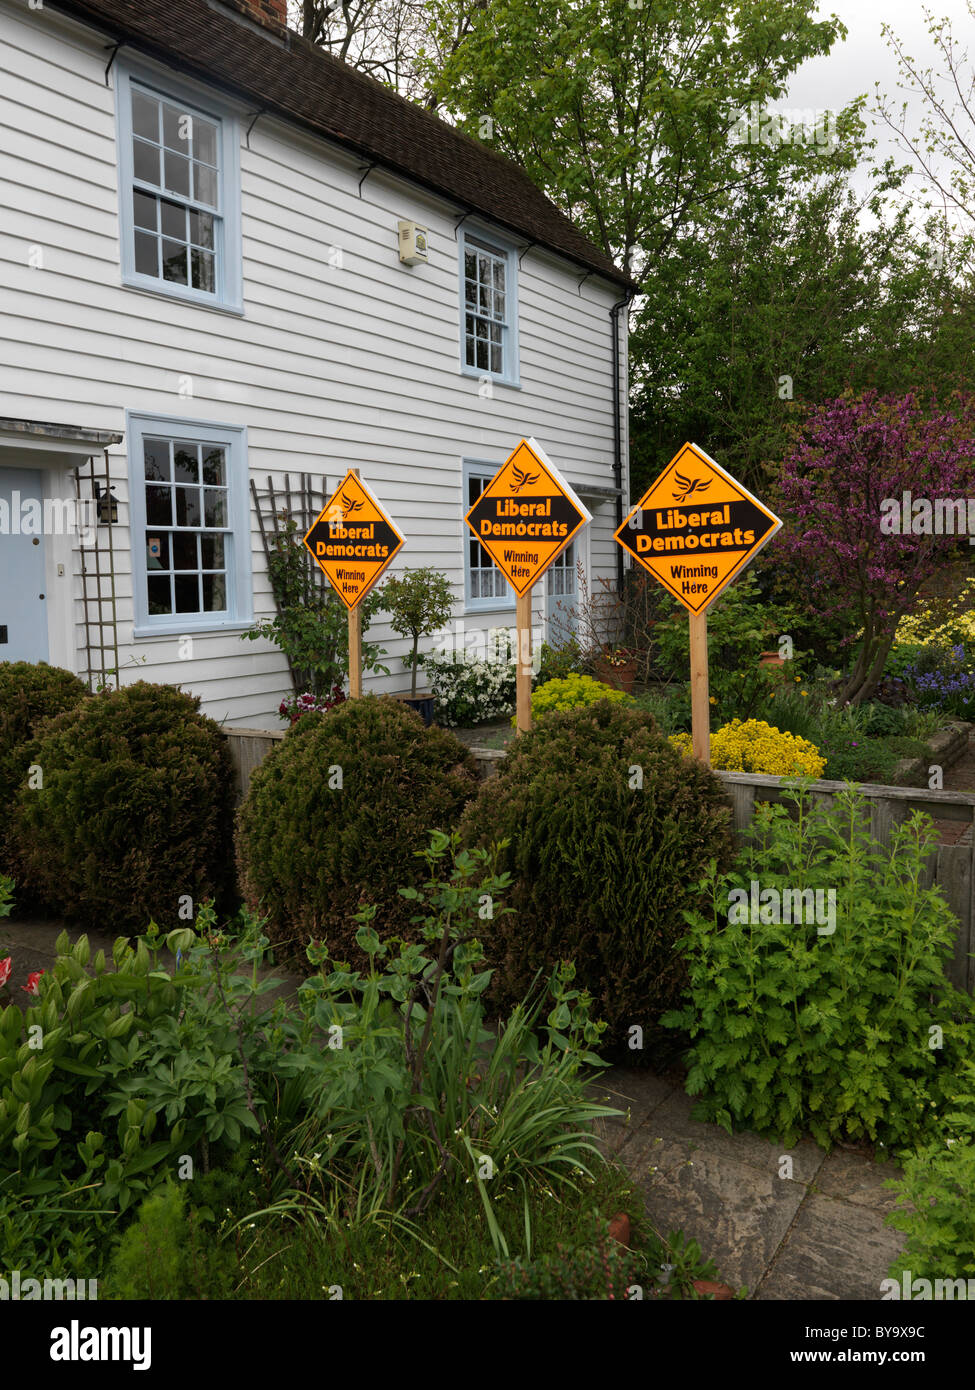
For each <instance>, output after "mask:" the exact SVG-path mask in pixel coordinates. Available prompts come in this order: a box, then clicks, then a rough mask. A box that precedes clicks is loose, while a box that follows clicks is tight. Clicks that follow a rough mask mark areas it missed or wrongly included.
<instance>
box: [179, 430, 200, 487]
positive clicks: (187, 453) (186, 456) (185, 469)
mask: <svg viewBox="0 0 975 1390" xmlns="http://www.w3.org/2000/svg"><path fill="white" fill-rule="evenodd" d="M173 449H174V462H175V464H176V481H177V482H178V483H198V482H199V481H200V446H199V444H192V443H190V442H189V441H188V440H186V439H177V441H176V443H175V445H174V446H173Z"/></svg>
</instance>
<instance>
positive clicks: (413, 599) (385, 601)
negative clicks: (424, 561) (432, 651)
mask: <svg viewBox="0 0 975 1390" xmlns="http://www.w3.org/2000/svg"><path fill="white" fill-rule="evenodd" d="M379 599H380V601H381V603H382V606H383V608H385V609H387V610H388V612H389V615H390V618H389V623H390V627H391V628H392V629H393V631H394V632H395V633H397V634H398V635H399V636H400V637H412V639H413V651H412V652H411V654H410V656H409V658H406V657H404V658H403V664H404V665H409V668H410V671H411V673H412V681H413V683H412V688H411V691H410V694H411V696H413V697H415V696H416V668H417V665H418V659H417V652H418V649H419V645H420V638H421V637H426V636H428V635H429V634H430V633H431V632H436V631H437V629H438V628H441V627H443V625H444V623H447V622H449V621H450V614H451V612H452V610H453V603H454V599H453V594H452V593H451V590H450V583H449V581H448V579H447V576H446V575H445V574H441V573H440V572H439V570H435V569H415V570H407V571H406V573H405V574H403V575H392V576H391V578H389V579H387V580H386V583H385V584H384V585H383V587H382V590H381V591H380V594H379Z"/></svg>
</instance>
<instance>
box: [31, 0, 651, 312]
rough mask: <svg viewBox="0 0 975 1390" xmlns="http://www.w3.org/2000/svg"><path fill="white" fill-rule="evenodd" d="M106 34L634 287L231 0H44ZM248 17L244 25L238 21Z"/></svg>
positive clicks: (427, 128)
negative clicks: (173, 64)
mask: <svg viewBox="0 0 975 1390" xmlns="http://www.w3.org/2000/svg"><path fill="white" fill-rule="evenodd" d="M48 2H49V3H53V7H54V8H56V9H59V10H61V11H62V12H64V13H65V14H70V15H72V16H74V17H75V18H78V19H83V20H85V21H87V22H89V23H91V24H93V25H94V26H96V27H97V28H98V29H100V30H101V31H102V32H104V33H105V34H106V35H107V36H108V37H109V38H112V39H115V40H116V41H121V42H122V43H124V44H126V45H129V46H132V47H134V48H136V49H139V50H142V51H143V52H145V53H147V54H149V55H151V56H154V57H157V58H160V59H163V60H165V61H167V62H169V63H175V64H176V65H178V67H179V68H180V70H181V71H184V72H186V73H187V74H190V75H193V76H196V77H199V78H201V79H202V80H204V81H208V82H210V83H211V84H214V85H216V86H219V87H221V88H222V89H224V90H226V91H230V92H233V93H235V94H237V95H239V96H243V97H245V98H246V99H248V100H249V101H252V102H253V103H254V107H255V113H256V112H257V111H258V110H262V111H266V112H268V113H273V114H275V115H277V116H280V117H282V118H284V119H286V120H291V121H294V122H296V123H298V124H299V125H301V126H302V127H304V128H305V129H306V130H309V131H311V132H314V133H315V134H318V135H320V136H324V137H326V138H327V139H328V140H331V141H334V142H336V143H337V144H339V145H342V146H344V147H345V148H347V149H349V150H350V151H353V152H355V153H356V154H358V155H360V156H361V157H362V158H363V160H364V161H366V162H367V163H376V164H378V165H380V166H382V167H385V168H386V169H389V170H391V171H393V172H396V173H398V174H401V175H403V176H405V177H406V178H408V179H410V180H411V181H413V182H415V183H417V184H419V185H421V186H422V187H424V188H426V189H428V190H430V191H432V192H435V193H438V194H441V195H442V196H444V197H446V198H447V199H449V200H450V201H452V202H454V203H456V204H457V205H458V206H459V207H460V209H461V211H469V212H475V213H480V214H482V215H484V216H486V217H489V218H490V219H492V221H494V222H496V223H498V224H499V225H500V226H502V227H505V228H507V229H508V230H509V231H511V232H514V233H517V234H518V235H520V237H522V238H523V239H524V240H525V242H526V243H535V244H538V245H541V246H545V247H548V248H549V249H550V250H552V251H557V252H560V253H561V254H562V255H564V256H566V257H568V259H569V260H571V261H574V262H575V263H576V265H578V266H580V267H582V269H583V270H584V271H592V272H595V273H598V274H599V275H601V276H604V277H606V278H607V279H609V280H611V281H613V282H614V283H616V284H617V285H619V286H620V287H621V288H624V289H626V288H635V286H634V285H633V282H632V281H631V280H630V278H629V276H627V275H625V274H624V273H623V272H622V271H621V270H619V269H618V268H617V267H616V266H615V265H614V264H613V262H612V261H611V260H610V259H609V258H608V257H607V256H605V255H604V254H603V252H602V251H600V250H599V249H598V248H597V247H596V246H594V245H593V243H592V242H591V241H589V239H588V238H587V237H586V236H584V235H583V233H582V232H581V231H580V230H579V229H578V227H576V226H575V225H574V224H573V223H572V222H571V221H570V219H569V218H567V217H566V216H565V215H564V214H563V213H561V212H560V211H559V209H558V208H556V207H555V205H554V204H553V203H552V202H551V201H550V200H549V199H548V198H547V197H546V196H545V195H544V193H542V192H541V190H540V189H539V188H537V187H536V186H535V184H534V183H532V181H531V179H530V178H529V177H528V175H527V174H526V173H524V171H523V170H522V169H520V168H519V167H518V166H517V165H516V164H514V163H513V162H512V161H511V160H509V159H506V158H504V156H502V155H499V154H496V153H495V152H494V151H493V150H490V149H488V148H487V147H486V146H484V145H482V144H480V143H479V142H478V141H476V140H473V139H472V138H471V137H470V136H468V135H465V134H464V133H463V132H462V131H459V130H457V129H455V128H454V127H453V126H450V125H448V124H447V123H446V122H445V121H442V120H440V118H439V117H437V116H435V115H434V114H433V113H432V112H430V111H425V110H424V109H423V108H422V107H420V106H417V105H415V104H414V103H413V102H410V101H407V100H406V99H405V98H403V97H400V96H398V95H397V94H396V93H395V92H393V91H392V90H391V89H390V88H388V87H385V86H383V85H382V84H381V83H379V82H376V81H375V80H374V79H372V78H371V77H368V76H366V75H365V74H364V73H360V72H357V71H356V70H355V69H354V68H351V67H350V66H349V65H348V64H347V63H344V62H342V60H341V59H339V58H334V57H333V56H332V55H331V54H329V53H326V52H324V51H323V50H322V49H320V48H316V47H315V46H314V45H313V44H311V43H309V42H308V41H307V40H305V39H303V38H301V37H300V36H299V35H297V34H294V33H292V32H291V31H290V30H287V29H285V28H283V27H282V26H281V25H278V24H276V23H275V22H274V21H273V20H262V19H259V18H257V17H256V16H254V13H253V11H251V10H250V9H248V8H247V7H246V6H244V5H242V4H240V3H236V0H223V2H222V3H221V0H48ZM244 15H247V16H249V17H250V22H246V21H244V22H242V17H243V16H244Z"/></svg>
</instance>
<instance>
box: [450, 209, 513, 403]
mask: <svg viewBox="0 0 975 1390" xmlns="http://www.w3.org/2000/svg"><path fill="white" fill-rule="evenodd" d="M459 241H460V303H461V324H460V362H461V371H463V372H464V373H466V374H467V375H468V376H476V377H490V378H491V380H493V381H498V382H501V383H503V384H504V385H506V386H517V385H519V374H518V258H517V256H516V255H515V251H514V247H512V246H510V245H506V244H505V243H503V242H500V241H498V240H496V239H495V238H494V237H493V236H488V235H484V234H482V233H481V232H479V231H472V230H467V229H463V230H462V231H461V234H460V237H459Z"/></svg>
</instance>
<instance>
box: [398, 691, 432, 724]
mask: <svg viewBox="0 0 975 1390" xmlns="http://www.w3.org/2000/svg"><path fill="white" fill-rule="evenodd" d="M393 699H394V700H399V701H400V703H401V704H404V705H409V707H410V709H412V710H416V712H417V714H418V715H419V716H420V718H421V719H422V720H423V722H424V724H426V726H427V728H429V727H430V725H431V724H432V723H433V708H434V705H435V704H436V697H435V696H433V695H431V694H430V692H429V691H425V692H421V693H420V694H418V695H403V694H401V693H399V692H397V693H396V694H394V695H393Z"/></svg>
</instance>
